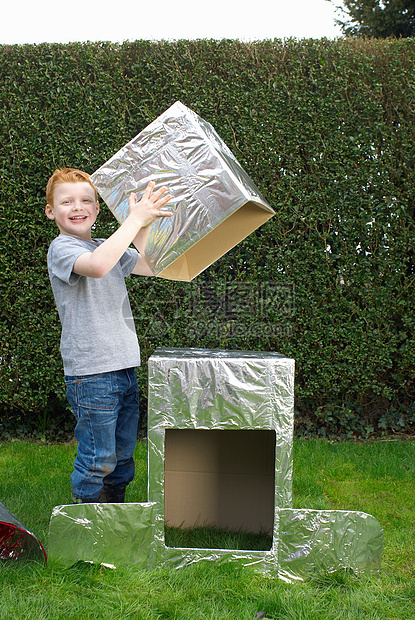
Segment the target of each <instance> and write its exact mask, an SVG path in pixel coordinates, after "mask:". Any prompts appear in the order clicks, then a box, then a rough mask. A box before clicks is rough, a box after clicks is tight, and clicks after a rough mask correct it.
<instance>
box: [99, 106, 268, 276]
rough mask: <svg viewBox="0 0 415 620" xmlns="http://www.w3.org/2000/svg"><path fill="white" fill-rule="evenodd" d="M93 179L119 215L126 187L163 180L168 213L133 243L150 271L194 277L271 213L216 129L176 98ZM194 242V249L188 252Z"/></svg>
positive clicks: (125, 202)
mask: <svg viewBox="0 0 415 620" xmlns="http://www.w3.org/2000/svg"><path fill="white" fill-rule="evenodd" d="M91 181H92V183H93V184H94V186H95V187H96V189H97V191H98V192H99V194H100V195H101V197H102V199H103V200H104V201H105V202H106V204H107V205H108V207H109V209H110V210H111V211H112V213H113V214H114V216H115V217H116V218H117V220H118V222H120V223H122V222H123V221H124V220H125V218H126V217H127V215H128V212H129V211H128V198H129V195H130V193H132V192H134V193H137V195H138V196H141V195H142V193H143V192H144V189H145V188H146V186H147V184H148V182H149V181H154V182H155V183H156V188H158V187H161V186H163V185H166V186H167V187H168V189H169V192H170V193H171V194H172V195H173V199H172V200H171V201H170V203H169V204H168V205H167V206H166V207H165V210H170V211H173V213H174V215H173V217H170V218H167V217H166V218H159V219H157V220H156V221H154V222H153V224H152V225H151V227H150V230H149V234H148V237H147V239H146V241H145V242H143V245H140V244H139V243H138V244H137V247H138V249H139V251H140V253H142V254H143V255H144V256H145V258H146V260H147V262H148V264H149V266H150V267H151V269H152V271H153V273H154V274H155V275H158V276H161V277H165V278H169V279H173V280H187V281H188V280H191V279H193V278H194V277H195V276H196V275H197V274H198V273H200V272H201V271H202V270H203V269H205V268H206V267H208V266H209V265H210V264H212V263H213V262H214V261H215V260H216V259H217V258H219V257H220V256H222V255H223V254H224V253H225V252H227V251H228V250H229V249H230V248H231V247H233V246H234V245H236V244H237V243H239V241H241V240H242V239H243V238H244V237H246V236H247V235H248V234H250V233H251V232H252V231H253V230H255V229H256V228H258V226H260V225H261V224H262V223H264V222H265V221H266V220H267V219H269V218H270V217H272V215H273V214H274V211H273V210H272V208H271V207H270V206H269V204H268V203H267V202H266V200H265V199H264V197H263V196H262V195H261V193H260V192H259V190H258V188H257V187H256V186H255V184H254V183H253V181H252V180H251V179H250V178H249V176H248V175H247V173H246V172H245V171H244V169H243V168H242V166H241V165H240V164H239V163H238V161H237V160H236V158H235V157H234V155H233V154H232V152H231V151H230V150H229V148H228V147H227V146H226V144H225V143H224V142H223V140H222V139H221V138H220V137H219V135H218V134H217V133H216V131H215V129H214V128H213V127H212V126H211V125H210V124H209V123H207V122H206V121H204V120H203V119H202V118H200V117H199V116H198V115H197V114H195V113H194V112H193V111H192V110H190V109H189V108H187V107H186V106H185V105H183V104H182V103H180V102H176V103H175V104H173V105H172V106H171V107H170V108H168V110H166V111H165V112H164V113H163V114H161V115H160V116H159V117H158V118H157V119H156V120H154V121H153V122H152V123H151V124H150V125H148V127H146V128H145V129H144V130H143V131H141V132H140V133H139V134H138V135H137V136H136V137H135V138H134V139H133V140H131V141H130V142H128V144H126V145H125V146H123V147H122V148H121V149H120V150H119V151H118V152H117V153H115V155H113V156H112V157H111V158H110V159H109V160H108V161H107V162H106V163H105V164H103V165H102V166H101V167H100V168H99V169H98V170H96V171H95V172H94V173H93V174H92V175H91ZM242 207H243V209H241V208H242ZM239 210H241V211H240V212H239ZM232 217H233V218H234V219H232V220H231V219H229V218H232ZM225 221H227V222H228V226H227V227H226V228H225V229H224V230H223V231H221V230H220V227H221V226H223V225H224V223H225ZM213 231H215V236H214V237H212V233H213ZM209 235H210V236H209ZM196 243H198V244H199V245H198V249H197V252H195V251H193V252H191V251H190V250H191V248H193V246H195V244H196Z"/></svg>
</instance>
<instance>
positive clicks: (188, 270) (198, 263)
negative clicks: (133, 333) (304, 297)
mask: <svg viewBox="0 0 415 620" xmlns="http://www.w3.org/2000/svg"><path fill="white" fill-rule="evenodd" d="M273 215H274V212H273V211H270V210H267V209H265V208H264V207H262V206H259V205H258V204H256V203H254V202H251V201H250V202H246V203H245V204H244V205H242V206H241V207H240V208H239V209H237V210H236V211H234V213H232V214H231V215H230V216H229V217H227V218H226V219H225V220H224V221H223V222H221V223H220V224H219V225H218V226H217V227H216V228H214V229H213V230H212V231H211V232H210V233H208V234H207V235H205V236H204V237H202V238H201V239H199V241H197V242H196V243H195V244H193V245H192V246H191V247H190V248H189V249H188V250H186V252H184V253H183V254H182V255H181V256H179V257H178V258H177V259H176V260H175V261H173V262H172V263H171V264H170V265H168V266H167V267H166V268H165V269H163V271H161V272H160V273H158V274H157V275H158V277H161V278H166V279H167V280H182V281H186V282H189V281H190V280H193V278H195V277H196V276H197V275H198V274H199V273H200V272H201V271H203V270H204V269H206V268H207V267H209V265H211V264H212V263H214V262H215V261H216V260H217V259H218V258H220V257H221V256H223V255H224V254H226V252H228V250H230V249H231V248H233V247H234V246H235V245H237V244H238V243H239V242H240V241H242V239H245V237H247V236H248V235H249V234H251V233H252V232H253V231H254V230H256V229H257V228H258V227H259V226H261V224H264V222H266V221H267V220H269V219H270V218H271V217H272V216H273ZM138 249H139V248H138Z"/></svg>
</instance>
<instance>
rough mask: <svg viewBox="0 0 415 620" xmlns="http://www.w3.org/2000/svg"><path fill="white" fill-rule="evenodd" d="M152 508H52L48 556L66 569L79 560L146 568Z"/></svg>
mask: <svg viewBox="0 0 415 620" xmlns="http://www.w3.org/2000/svg"><path fill="white" fill-rule="evenodd" d="M153 508H154V507H153V505H152V504H150V503H143V504H138V503H137V504H70V505H67V506H66V505H65V506H55V508H54V509H53V512H52V516H51V520H50V525H49V537H48V553H49V555H50V557H53V558H54V559H55V560H58V561H60V562H63V563H64V564H66V565H69V566H71V565H72V564H75V563H76V562H78V561H80V560H83V561H85V562H93V563H95V564H107V565H110V566H115V567H117V566H121V565H124V564H128V565H134V566H137V567H140V568H147V567H148V563H149V555H150V547H151V543H152V540H153V530H154V515H153Z"/></svg>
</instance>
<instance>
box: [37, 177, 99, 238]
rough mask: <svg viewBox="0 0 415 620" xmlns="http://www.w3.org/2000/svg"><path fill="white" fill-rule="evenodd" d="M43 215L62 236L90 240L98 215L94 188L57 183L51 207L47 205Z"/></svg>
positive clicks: (80, 183)
mask: <svg viewBox="0 0 415 620" xmlns="http://www.w3.org/2000/svg"><path fill="white" fill-rule="evenodd" d="M45 213H46V215H47V217H48V218H49V219H50V220H55V222H56V225H57V226H58V228H59V230H60V232H61V233H62V234H64V235H72V236H73V237H80V238H81V239H91V227H92V225H93V224H94V223H95V220H96V219H97V215H98V213H99V204H98V202H97V201H96V199H95V191H94V188H93V187H92V185H90V184H89V183H87V182H79V183H58V184H57V185H55V188H54V190H53V206H51V205H49V204H47V205H46V209H45Z"/></svg>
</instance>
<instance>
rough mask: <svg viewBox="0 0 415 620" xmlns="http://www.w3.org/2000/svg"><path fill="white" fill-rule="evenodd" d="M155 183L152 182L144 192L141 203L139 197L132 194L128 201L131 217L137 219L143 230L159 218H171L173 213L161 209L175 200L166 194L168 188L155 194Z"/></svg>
mask: <svg viewBox="0 0 415 620" xmlns="http://www.w3.org/2000/svg"><path fill="white" fill-rule="evenodd" d="M154 187H155V183H154V181H150V182H149V184H148V185H147V187H146V189H145V190H144V194H143V196H142V198H141V200H140V201H138V200H137V195H136V194H134V193H132V194H130V197H129V199H128V205H129V210H130V216H132V217H134V219H135V218H137V219H138V221H139V223H140V226H141V227H142V228H144V227H146V226H148V225H149V224H151V223H152V222H153V221H154V220H155V219H156V218H157V217H171V216H172V215H173V213H172V212H171V211H161V208H162V207H164V205H165V204H167V203H168V202H169V200H171V199H172V198H173V196H172V195H171V194H166V192H167V187H165V186H163V187H160V189H158V190H157V191H156V192H154V193H153V190H154Z"/></svg>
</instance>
